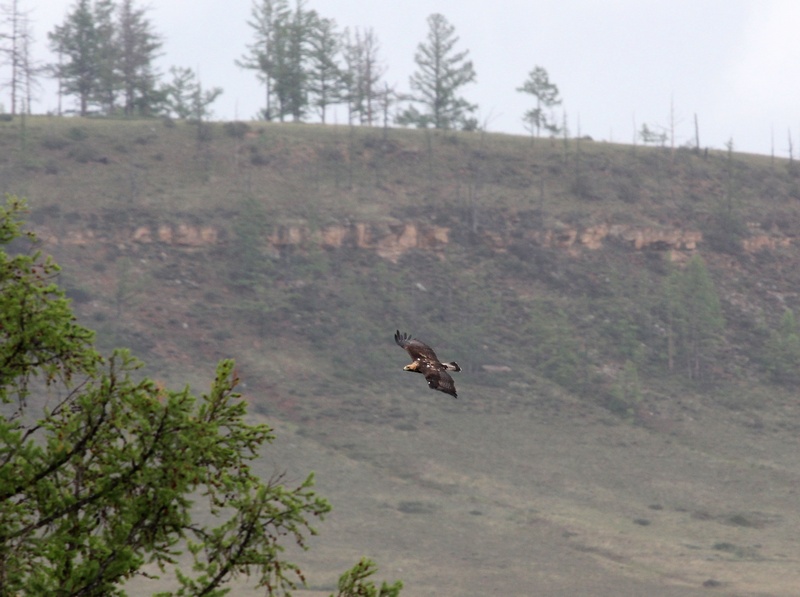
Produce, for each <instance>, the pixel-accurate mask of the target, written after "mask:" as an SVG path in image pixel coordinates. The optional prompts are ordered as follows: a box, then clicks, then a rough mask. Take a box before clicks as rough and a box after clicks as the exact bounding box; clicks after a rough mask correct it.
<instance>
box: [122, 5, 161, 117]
mask: <svg viewBox="0 0 800 597" xmlns="http://www.w3.org/2000/svg"><path fill="white" fill-rule="evenodd" d="M116 44H117V47H118V52H117V67H116V68H117V70H118V73H119V81H120V87H121V91H122V98H123V111H124V113H125V115H126V116H132V115H134V114H137V113H138V114H140V115H142V116H150V115H152V114H153V113H154V112H155V111H156V110H157V107H158V104H159V103H160V101H161V99H162V98H161V97H160V96H159V94H158V93H157V92H156V79H157V77H156V73H155V72H154V70H153V60H154V59H155V58H156V56H157V55H158V50H159V49H160V48H161V45H162V41H161V37H160V36H159V35H158V34H157V33H155V31H154V30H153V27H152V25H151V23H150V21H149V20H148V19H147V15H146V10H145V9H144V8H137V7H136V6H134V3H133V0H122V3H121V4H120V6H119V13H118V20H117V35H116Z"/></svg>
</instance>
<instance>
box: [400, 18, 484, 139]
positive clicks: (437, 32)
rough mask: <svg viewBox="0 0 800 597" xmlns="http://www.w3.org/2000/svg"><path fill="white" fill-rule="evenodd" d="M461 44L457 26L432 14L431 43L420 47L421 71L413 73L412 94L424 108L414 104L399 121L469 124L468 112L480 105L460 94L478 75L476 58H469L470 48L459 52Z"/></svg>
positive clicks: (442, 126) (440, 126)
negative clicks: (472, 102)
mask: <svg viewBox="0 0 800 597" xmlns="http://www.w3.org/2000/svg"><path fill="white" fill-rule="evenodd" d="M457 43H458V37H457V36H456V35H455V28H454V27H453V26H452V25H451V24H450V23H449V22H448V21H447V19H445V17H444V16H442V15H441V14H438V13H434V14H432V15H430V16H429V17H428V37H427V42H425V43H420V44H419V45H418V46H417V52H416V55H415V56H414V61H415V62H416V63H417V66H418V70H417V71H416V72H415V73H414V74H413V75H412V76H411V79H410V86H411V91H412V92H411V94H410V95H409V96H408V99H410V100H411V101H412V102H415V103H418V104H420V105H421V106H422V109H423V111H420V110H419V109H418V108H417V107H416V106H414V105H413V104H412V105H411V106H410V107H409V108H408V109H406V110H405V112H403V114H401V115H400V116H399V117H398V119H397V121H398V123H399V124H410V125H416V126H419V127H427V126H433V127H434V128H437V129H452V128H458V127H462V128H464V127H465V126H467V125H468V124H469V120H468V118H467V115H468V114H470V113H472V112H474V111H475V110H476V109H477V106H476V105H474V104H470V103H469V102H468V101H467V100H465V99H464V98H462V97H460V96H459V95H458V94H459V92H460V90H461V88H462V87H463V86H464V85H467V84H468V83H473V82H474V81H475V78H476V75H475V69H474V67H473V66H472V61H471V60H467V56H468V55H469V51H468V50H464V51H461V52H456V51H455V46H456V44H457Z"/></svg>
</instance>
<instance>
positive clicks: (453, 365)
mask: <svg viewBox="0 0 800 597" xmlns="http://www.w3.org/2000/svg"><path fill="white" fill-rule="evenodd" d="M442 365H444V368H445V370H446V371H461V367H459V366H458V363H456V362H455V361H451V362H450V363H442Z"/></svg>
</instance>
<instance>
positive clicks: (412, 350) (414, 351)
mask: <svg viewBox="0 0 800 597" xmlns="http://www.w3.org/2000/svg"><path fill="white" fill-rule="evenodd" d="M394 341H395V342H397V345H398V346H400V347H401V348H404V349H405V350H406V352H407V353H408V354H409V355H410V356H411V358H412V359H413V360H415V361H416V360H417V359H425V360H428V361H435V362H437V363H438V362H439V357H437V356H436V353H435V352H433V349H432V348H431V347H430V346H428V345H427V344H425V343H424V342H420V341H419V340H417V339H416V338H412V337H411V336H409V335H408V334H405V333H403V334H401V333H400V330H397V331H396V332H395V334H394ZM426 379H427V376H426Z"/></svg>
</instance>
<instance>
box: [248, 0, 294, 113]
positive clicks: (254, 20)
mask: <svg viewBox="0 0 800 597" xmlns="http://www.w3.org/2000/svg"><path fill="white" fill-rule="evenodd" d="M288 18H289V6H288V4H287V2H286V0H261V1H260V2H257V1H254V2H253V7H252V10H251V19H250V20H249V21H248V22H247V24H248V25H250V27H251V28H252V29H253V31H254V33H255V40H254V41H253V43H252V44H250V45H248V46H247V53H246V54H245V55H244V56H243V57H242V58H241V59H240V60H237V61H236V65H237V66H239V67H240V68H246V69H250V70H254V71H256V76H257V77H258V79H259V80H260V81H261V82H262V83H264V87H265V98H264V99H265V105H264V109H263V110H262V112H261V116H262V117H263V118H264V120H272V119H273V118H275V117H276V115H277V114H276V112H277V111H276V109H275V108H274V107H273V101H274V96H275V84H276V80H277V78H278V64H279V61H278V56H279V44H280V43H282V40H281V37H280V34H281V32H282V30H283V28H285V27H286V22H287V21H288Z"/></svg>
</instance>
